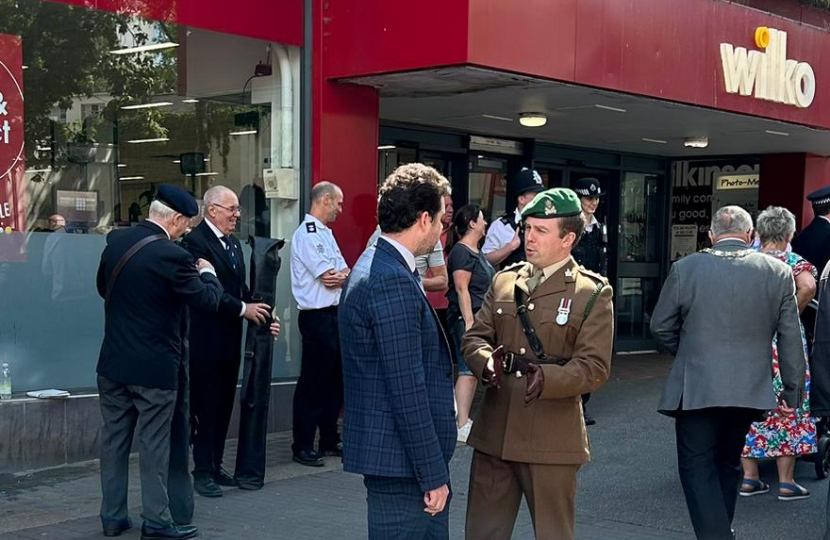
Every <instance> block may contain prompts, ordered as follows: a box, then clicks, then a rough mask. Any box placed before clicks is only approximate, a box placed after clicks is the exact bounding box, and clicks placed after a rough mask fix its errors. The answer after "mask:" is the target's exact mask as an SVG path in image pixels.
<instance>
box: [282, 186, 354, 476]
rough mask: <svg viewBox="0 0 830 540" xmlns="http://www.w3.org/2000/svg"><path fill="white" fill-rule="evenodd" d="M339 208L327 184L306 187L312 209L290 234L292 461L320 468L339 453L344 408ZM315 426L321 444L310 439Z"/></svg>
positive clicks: (335, 190)
mask: <svg viewBox="0 0 830 540" xmlns="http://www.w3.org/2000/svg"><path fill="white" fill-rule="evenodd" d="M342 210H343V191H342V190H341V189H340V188H339V187H337V186H336V185H334V184H332V183H331V182H320V183H319V184H317V185H316V186H314V188H313V189H312V190H311V210H310V211H309V213H308V214H306V216H305V218H304V219H303V222H302V223H300V226H299V227H298V228H297V230H296V231H295V232H294V235H293V236H292V237H291V291H292V293H293V294H294V299H295V300H296V301H297V307H298V308H299V309H300V314H299V317H298V325H299V328H300V335H301V336H302V340H303V359H302V366H301V370H300V378H299V380H298V381H297V388H296V390H295V392H294V444H293V445H292V447H291V449H292V451H293V454H294V461H296V462H297V463H300V464H302V465H308V466H312V467H321V466H323V465H324V463H323V456H324V455H331V456H342V455H343V445H342V442H341V440H340V435H339V434H338V433H337V418H338V417H339V415H340V408H341V407H342V406H343V367H342V364H341V359H340V337H339V335H338V332H337V305H338V304H339V303H340V292H341V289H342V287H343V283H344V282H345V281H346V278H347V277H348V275H349V267H348V266H347V265H346V261H345V259H343V255H342V254H341V253H340V248H339V247H338V246H337V242H336V241H335V239H334V235H333V234H332V231H331V229H329V228H328V224H329V223H331V222H333V221H334V220H335V219H337V216H338V214H340V212H341V211H342ZM318 428H319V429H320V445H319V449H318V450H317V451H315V450H314V437H315V435H316V433H317V429H318Z"/></svg>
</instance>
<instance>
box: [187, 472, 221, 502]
mask: <svg viewBox="0 0 830 540" xmlns="http://www.w3.org/2000/svg"><path fill="white" fill-rule="evenodd" d="M193 489H195V490H196V493H198V494H199V495H201V496H202V497H221V496H222V488H220V487H219V486H218V485H216V482H215V481H214V480H213V478H212V477H210V476H197V477H196V478H194V479H193Z"/></svg>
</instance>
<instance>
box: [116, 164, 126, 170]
mask: <svg viewBox="0 0 830 540" xmlns="http://www.w3.org/2000/svg"><path fill="white" fill-rule="evenodd" d="M126 166H127V164H126V163H119V164H118V165H117V167H118V168H119V169H123V168H124V167H126Z"/></svg>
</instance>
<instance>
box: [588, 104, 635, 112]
mask: <svg viewBox="0 0 830 540" xmlns="http://www.w3.org/2000/svg"><path fill="white" fill-rule="evenodd" d="M594 107H596V108H597V109H604V110H606V111H614V112H619V113H624V112H628V111H627V110H626V109H620V108H619V107H611V106H609V105H600V104H599V103H597V104H596V105H594Z"/></svg>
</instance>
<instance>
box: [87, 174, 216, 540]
mask: <svg viewBox="0 0 830 540" xmlns="http://www.w3.org/2000/svg"><path fill="white" fill-rule="evenodd" d="M197 212H198V205H197V204H196V201H195V199H193V197H192V196H191V195H190V194H189V193H187V192H186V191H184V190H183V189H181V188H178V187H173V186H166V185H162V186H160V187H159V188H158V192H157V195H156V200H154V201H153V202H152V203H151V205H150V217H149V219H147V220H146V221H144V222H142V223H140V224H139V225H138V226H136V227H132V228H129V229H120V230H116V231H113V232H112V233H110V235H109V236H108V237H107V247H106V248H105V249H104V252H103V254H102V255H101V264H100V266H99V268H98V277H97V286H98V293H99V294H100V295H101V297H102V298H104V299H105V308H104V309H105V329H104V341H103V344H102V345H101V353H100V357H99V359H98V368H97V372H98V390H99V392H100V403H101V415H102V417H103V420H104V427H103V431H102V434H101V489H102V492H103V500H102V502H101V523H102V525H103V529H104V536H119V535H120V534H121V533H122V532H124V531H125V530H127V529H129V528H130V527H131V522H130V519H129V516H128V513H127V482H128V478H129V463H130V462H129V457H130V447H131V445H132V440H133V433H134V431H135V430H136V428H138V437H139V444H138V452H139V469H140V471H141V500H142V507H143V508H142V513H141V515H142V517H143V518H144V524H143V526H142V530H141V537H142V538H143V539H150V538H174V539H182V538H192V537H193V536H196V534H197V530H196V528H195V527H191V526H186V525H184V524H183V523H182V522H181V520H186V521H189V520H190V518H191V515H185V516H179V515H176V514H174V515H173V516H172V517H173V520H178V521H179V523H178V524H176V523H174V522H173V520H171V515H170V511H172V510H175V509H174V508H171V509H170V510H168V505H169V504H170V503H171V501H170V499H169V498H168V490H170V491H171V492H172V491H173V490H174V489H173V487H172V486H171V485H170V483H172V482H174V478H173V476H174V474H171V476H170V477H169V482H170V483H169V482H168V474H169V473H175V471H170V468H172V461H171V426H172V424H173V422H174V416H175V415H174V410H175V409H176V407H177V406H178V404H177V387H178V385H179V376H180V370H181V368H182V362H183V360H184V357H185V355H186V348H187V344H186V338H187V336H186V335H185V333H184V331H183V330H184V329H185V328H186V325H187V323H186V319H187V308H188V307H190V308H192V309H193V311H194V312H197V311H206V312H215V311H216V309H217V308H218V306H219V298H220V296H221V294H222V285H221V284H220V283H219V280H218V279H217V278H216V275H215V271H214V268H213V266H211V264H210V263H209V262H207V261H205V260H203V259H198V260H197V259H196V258H194V257H193V256H192V255H190V254H189V253H188V252H187V251H185V250H183V249H182V248H180V247H179V246H177V245H176V244H174V243H173V241H175V240H176V239H178V238H179V237H180V236H181V235H182V234H183V233H184V232H185V231H186V230H187V228H188V227H189V225H190V218H191V217H193V216H195V215H196V214H197ZM178 435H180V434H177V436H178ZM179 438H180V439H181V437H179ZM185 471H186V468H185ZM185 474H186V473H185ZM170 497H173V494H172V493H171V495H170Z"/></svg>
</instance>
